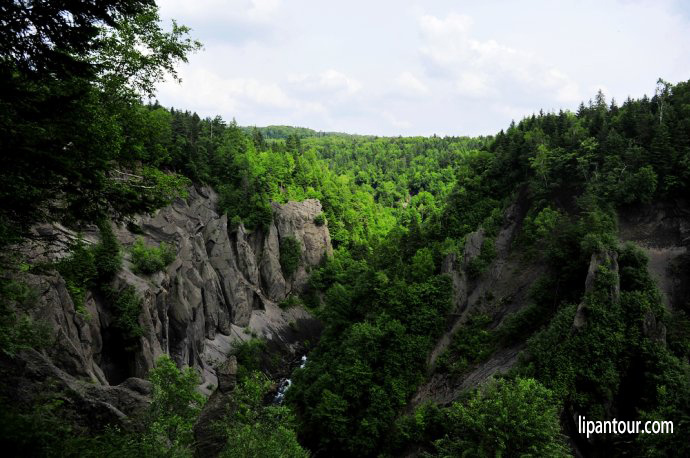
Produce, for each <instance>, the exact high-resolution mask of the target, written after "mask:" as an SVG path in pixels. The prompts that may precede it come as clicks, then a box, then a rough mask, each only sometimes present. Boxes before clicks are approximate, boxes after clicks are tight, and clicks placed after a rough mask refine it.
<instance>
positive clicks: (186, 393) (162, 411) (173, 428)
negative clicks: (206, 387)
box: [148, 355, 205, 456]
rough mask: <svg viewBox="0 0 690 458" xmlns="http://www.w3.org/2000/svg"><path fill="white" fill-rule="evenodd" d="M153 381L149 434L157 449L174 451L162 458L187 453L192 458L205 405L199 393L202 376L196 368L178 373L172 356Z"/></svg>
mask: <svg viewBox="0 0 690 458" xmlns="http://www.w3.org/2000/svg"><path fill="white" fill-rule="evenodd" d="M149 378H150V380H151V383H152V384H153V396H152V397H153V399H152V402H151V406H150V407H149V431H148V434H149V435H150V436H151V441H152V442H156V443H158V444H159V445H158V447H157V448H170V449H171V450H170V453H169V454H165V455H162V456H186V454H185V455H181V454H180V452H182V451H183V450H186V451H188V452H190V454H191V446H192V444H193V442H194V432H193V428H194V423H195V422H196V420H197V418H198V416H199V413H200V412H201V408H202V407H203V405H204V401H205V399H204V397H203V396H202V395H201V394H200V393H198V392H197V391H196V386H197V385H198V384H199V376H198V375H197V373H196V372H195V371H194V369H192V368H189V367H188V368H186V369H182V370H180V369H178V368H177V366H176V365H175V363H174V362H173V361H172V360H171V359H170V357H169V356H167V355H163V356H161V357H160V358H159V359H158V361H157V362H156V368H155V369H152V370H151V372H150V374H149ZM172 451H177V452H178V453H177V454H176V453H172Z"/></svg>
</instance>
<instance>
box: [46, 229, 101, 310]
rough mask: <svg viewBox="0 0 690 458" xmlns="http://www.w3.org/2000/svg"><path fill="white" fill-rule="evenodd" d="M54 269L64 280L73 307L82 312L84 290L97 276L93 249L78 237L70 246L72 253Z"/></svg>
mask: <svg viewBox="0 0 690 458" xmlns="http://www.w3.org/2000/svg"><path fill="white" fill-rule="evenodd" d="M56 269H57V271H58V272H59V273H60V275H61V276H62V278H63V279H64V280H65V285H66V286H67V290H68V291H69V295H70V297H71V298H72V302H74V307H75V308H76V309H77V311H79V312H82V313H84V312H85V308H84V300H85V299H86V290H87V288H88V287H89V286H91V285H92V282H93V280H94V279H95V278H96V277H97V276H98V271H97V269H96V262H95V258H94V254H93V249H92V248H89V247H87V246H86V245H85V244H84V240H83V239H82V238H81V237H79V238H78V239H77V241H76V243H75V244H74V245H73V246H72V253H71V254H70V255H69V256H68V257H66V258H64V259H62V260H60V261H59V262H58V263H57V265H56Z"/></svg>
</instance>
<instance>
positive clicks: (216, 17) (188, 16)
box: [157, 0, 281, 23]
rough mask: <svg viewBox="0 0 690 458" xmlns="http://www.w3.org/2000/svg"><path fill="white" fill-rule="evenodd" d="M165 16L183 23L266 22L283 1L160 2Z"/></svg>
mask: <svg viewBox="0 0 690 458" xmlns="http://www.w3.org/2000/svg"><path fill="white" fill-rule="evenodd" d="M157 4H158V6H159V7H160V9H161V12H162V13H163V14H164V15H165V16H169V17H174V18H178V19H181V20H183V21H192V22H197V21H202V22H229V23H235V22H264V21H267V20H270V19H273V18H274V17H275V15H276V13H277V12H278V10H279V9H280V6H281V0H158V1H157Z"/></svg>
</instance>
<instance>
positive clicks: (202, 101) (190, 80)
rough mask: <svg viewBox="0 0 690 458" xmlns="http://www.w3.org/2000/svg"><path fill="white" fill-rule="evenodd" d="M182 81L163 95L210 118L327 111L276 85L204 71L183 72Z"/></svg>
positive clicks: (168, 84)
mask: <svg viewBox="0 0 690 458" xmlns="http://www.w3.org/2000/svg"><path fill="white" fill-rule="evenodd" d="M182 78H183V81H184V82H185V84H184V86H182V85H178V84H175V83H174V82H172V81H168V82H166V83H165V84H164V85H163V86H162V87H161V88H160V91H159V92H160V94H159V95H160V96H161V97H165V98H170V99H175V100H177V101H178V103H181V104H182V106H184V107H187V106H196V107H199V108H197V110H199V111H201V112H202V114H204V115H207V116H212V115H214V114H223V115H224V116H226V117H229V116H237V117H240V116H243V117H244V116H247V117H251V116H252V114H253V113H257V112H261V111H263V110H272V111H271V113H272V114H273V115H275V114H279V115H282V116H285V115H286V114H287V113H289V114H291V115H294V114H299V115H305V114H309V113H312V114H314V113H318V114H323V113H324V112H325V111H326V110H325V108H324V106H323V105H322V104H320V103H318V102H314V101H311V100H301V99H299V98H296V97H293V96H291V95H289V94H288V93H287V92H286V91H284V90H283V89H282V88H281V87H280V85H279V84H277V83H275V82H270V81H262V80H259V79H255V78H234V77H229V78H228V77H223V76H221V75H218V74H216V73H213V72H211V71H209V70H206V69H203V68H186V69H184V70H183V71H182ZM190 88H194V89H190ZM178 108H180V106H178ZM245 119H246V118H245Z"/></svg>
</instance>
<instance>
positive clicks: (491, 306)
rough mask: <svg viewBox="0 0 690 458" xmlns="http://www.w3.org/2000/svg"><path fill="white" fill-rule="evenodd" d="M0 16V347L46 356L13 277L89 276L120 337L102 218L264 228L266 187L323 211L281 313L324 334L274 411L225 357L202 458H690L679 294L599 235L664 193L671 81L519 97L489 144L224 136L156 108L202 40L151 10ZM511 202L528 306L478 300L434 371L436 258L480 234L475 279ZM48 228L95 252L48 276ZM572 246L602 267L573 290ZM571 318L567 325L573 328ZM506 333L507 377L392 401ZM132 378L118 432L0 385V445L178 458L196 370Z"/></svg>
mask: <svg viewBox="0 0 690 458" xmlns="http://www.w3.org/2000/svg"><path fill="white" fill-rule="evenodd" d="M0 16H1V17H2V20H1V21H0V24H1V25H0V37H1V39H0V47H1V53H0V78H1V79H2V87H3V91H2V95H1V96H0V150H1V151H2V152H3V155H4V161H3V169H2V172H1V173H0V201H1V202H2V206H1V207H0V249H1V250H2V266H1V269H2V271H1V272H0V298H1V303H0V349H1V351H2V354H3V360H8V361H13V360H16V359H17V358H19V357H20V355H21V354H22V352H24V351H27V350H28V349H36V350H38V351H42V349H44V348H46V346H47V345H49V339H48V338H47V332H48V331H47V330H46V329H45V328H44V326H43V325H42V323H41V322H40V320H37V319H32V318H30V315H29V314H28V313H27V312H26V311H27V310H29V309H30V308H31V304H32V301H35V300H36V294H35V292H32V291H31V288H30V287H29V286H27V284H25V283H24V282H23V281H22V274H23V273H26V272H45V271H57V272H59V273H60V274H61V275H62V277H64V278H65V280H66V281H67V284H68V287H69V288H70V294H71V295H72V298H73V299H75V297H76V298H79V297H82V299H80V300H81V301H82V302H83V294H85V291H86V290H91V291H98V292H99V294H102V295H104V296H105V297H107V298H109V300H110V301H111V303H112V307H113V308H114V309H115V310H116V311H117V316H118V320H119V321H118V323H117V325H118V326H120V327H121V328H122V329H123V330H126V335H128V336H129V338H131V339H135V338H136V336H137V335H138V333H139V332H140V330H139V329H138V322H137V320H138V315H139V313H140V310H139V309H138V305H137V300H136V297H134V293H133V292H132V291H128V290H124V291H117V290H116V289H114V288H113V282H112V279H113V275H114V273H115V272H117V271H118V270H119V269H121V265H122V256H123V252H124V249H123V247H121V246H119V245H118V243H117V241H116V240H114V237H113V235H112V230H111V229H109V228H110V223H109V222H110V221H112V222H114V223H116V224H122V225H126V224H128V223H131V221H132V220H133V217H134V216H135V215H137V214H142V213H151V212H155V211H156V210H157V209H159V208H161V207H164V206H166V205H168V204H170V203H171V202H173V201H175V200H176V199H179V198H183V199H184V198H185V197H186V196H187V193H188V189H189V187H190V186H193V185H208V186H210V187H212V188H213V189H215V191H216V192H217V193H218V196H219V204H218V206H219V211H220V212H221V213H223V214H226V215H227V219H228V222H229V224H228V229H229V230H234V229H235V228H237V227H238V226H240V225H241V226H242V227H243V228H245V229H246V230H247V231H261V230H263V229H265V228H267V227H268V225H269V224H270V223H271V221H272V218H273V210H272V206H271V203H272V202H277V203H285V202H289V201H303V200H305V199H318V200H319V201H320V202H321V205H322V206H323V214H322V215H319V217H317V218H318V221H316V220H315V223H316V224H319V225H325V226H327V228H328V230H329V232H330V237H331V240H332V243H333V248H334V251H333V256H331V257H329V258H328V259H327V260H325V261H324V263H323V264H322V265H321V266H320V267H318V268H316V269H314V270H312V271H311V273H310V278H309V287H308V290H307V291H306V292H305V293H304V294H302V295H300V296H299V297H294V298H292V299H291V303H290V304H288V305H287V306H293V307H305V308H306V309H307V310H309V311H310V313H312V314H314V315H315V316H316V317H318V319H319V320H320V321H321V322H322V323H323V326H324V329H323V333H322V334H321V337H320V339H319V340H318V342H316V343H314V345H313V349H312V350H311V351H310V353H309V361H308V363H307V364H306V365H304V367H302V368H298V369H296V370H295V372H294V374H293V378H292V382H293V384H292V386H291V387H290V389H289V390H287V392H286V395H285V402H284V403H283V404H281V405H274V404H272V403H271V402H267V401H266V396H267V395H268V393H269V392H270V391H271V390H272V389H274V383H273V382H275V381H272V380H270V374H268V373H266V372H265V371H262V364H261V361H262V358H261V355H262V353H264V352H265V351H266V349H265V346H264V345H262V342H261V340H260V339H253V340H250V341H248V342H247V343H245V344H242V345H240V346H238V347H237V348H235V349H234V354H235V355H236V356H237V361H238V363H239V366H240V370H239V372H238V382H237V387H236V388H235V391H234V392H233V397H232V406H231V408H229V409H228V412H229V413H228V414H227V416H226V417H225V418H223V419H222V420H221V424H222V431H223V434H224V438H225V441H226V442H227V444H228V446H227V448H226V449H225V450H224V451H223V452H222V456H290V457H291V456H310V455H312V456H571V455H573V454H574V453H575V450H576V449H577V450H578V451H579V453H581V454H584V455H595V456H610V455H615V456H671V455H675V456H687V455H688V454H690V449H689V446H688V442H687V439H686V437H687V436H686V435H687V432H688V424H689V421H690V360H689V358H690V302H688V301H687V297H686V298H685V301H684V302H680V303H674V306H673V307H667V306H665V304H664V301H663V298H662V294H661V293H660V291H659V287H658V285H657V283H656V282H655V280H654V279H653V278H652V276H651V275H650V273H649V271H648V259H647V255H646V254H645V252H644V251H643V250H642V249H640V248H639V247H638V246H636V245H635V244H633V243H623V242H622V241H621V238H620V237H619V227H618V221H619V217H620V215H621V214H624V213H630V212H635V211H637V209H640V208H646V206H649V205H652V204H658V203H664V204H669V205H684V204H685V199H686V197H687V196H688V195H689V193H690V188H689V186H690V82H679V83H677V84H670V83H667V82H665V81H663V80H659V82H658V84H657V88H656V92H655V93H654V95H653V97H647V96H643V97H641V98H639V99H627V100H625V101H622V103H618V102H617V101H614V100H611V101H607V100H606V98H605V96H604V94H603V93H601V92H600V93H598V94H596V96H595V97H594V98H593V99H592V100H590V101H589V102H588V103H583V104H581V105H580V107H579V108H578V110H577V111H576V112H570V111H559V112H548V113H544V112H539V113H538V114H533V115H531V116H527V117H525V118H524V119H522V120H521V121H520V122H517V123H512V124H511V125H510V126H507V128H506V129H505V130H502V131H500V132H498V133H497V134H496V135H495V136H491V137H481V138H469V137H435V136H434V137H375V136H358V135H348V134H342V133H332V132H316V131H313V130H311V129H306V128H293V127H289V126H270V127H262V128H259V127H251V126H250V127H242V126H239V125H238V124H237V123H236V122H235V121H234V120H224V119H222V118H221V117H215V118H201V117H199V116H198V115H197V114H196V113H192V112H189V111H184V110H179V109H175V108H166V107H163V106H161V105H160V104H158V103H157V102H154V101H153V100H155V94H154V87H155V85H156V83H157V82H159V81H161V79H162V78H163V77H164V75H166V74H173V75H175V64H177V63H178V62H184V61H186V59H187V56H188V55H189V54H190V53H192V52H195V51H197V50H198V49H199V48H200V46H201V45H200V43H198V42H196V41H194V40H193V39H192V38H190V36H189V30H188V29H187V28H186V27H184V26H181V25H177V24H173V25H172V28H171V29H169V30H168V29H164V28H163V26H162V25H161V24H160V23H159V18H158V13H157V8H156V6H155V4H154V3H153V2H151V1H147V0H138V1H107V2H81V3H75V4H72V3H70V2H21V1H15V2H10V3H9V4H4V5H3V6H2V7H0ZM239 115H240V114H239V113H238V116H239ZM460 127H461V126H460ZM460 127H459V128H460ZM518 207H519V209H520V212H521V216H520V221H521V222H520V224H519V229H518V232H517V235H516V236H515V238H514V239H513V240H512V241H511V243H510V247H509V248H510V252H511V253H512V254H511V256H514V257H515V259H517V260H518V261H519V262H520V263H521V264H520V265H521V266H524V268H525V269H527V268H528V267H529V266H531V265H539V266H541V267H540V269H541V270H540V271H539V272H540V275H539V278H538V279H537V280H536V281H535V282H533V284H532V285H531V286H530V288H529V293H528V294H527V299H526V301H525V304H524V306H521V307H518V308H517V309H516V310H511V311H510V312H509V313H504V312H503V311H502V309H501V306H502V303H501V302H500V301H499V298H491V297H487V298H486V302H487V304H488V305H487V306H486V307H484V308H482V310H481V311H477V312H476V313H472V314H471V316H469V317H468V319H467V320H466V321H464V322H463V323H462V326H460V327H459V328H458V329H456V330H455V331H454V333H453V335H452V336H450V343H449V345H448V346H447V348H445V349H444V351H443V352H442V354H441V355H440V356H439V357H438V359H437V360H436V362H435V363H434V364H433V365H432V364H430V359H429V355H430V353H431V352H432V350H433V349H434V348H435V347H436V344H437V342H438V341H439V339H440V338H441V337H442V336H443V335H444V334H446V333H447V332H448V330H449V329H450V328H451V325H452V323H453V320H454V318H455V316H456V314H457V313H456V312H457V311H456V310H454V308H455V305H454V300H453V296H454V294H455V293H454V289H453V282H452V281H451V277H450V275H448V269H446V268H445V267H444V265H445V264H446V260H447V259H450V258H452V257H458V258H461V257H462V256H463V253H465V252H466V248H467V245H468V243H470V242H469V241H470V240H471V239H472V237H473V234H476V233H477V231H478V230H480V231H481V232H482V234H484V238H483V242H482V243H481V247H480V253H479V255H478V256H476V257H474V258H473V259H472V260H471V262H469V263H468V265H467V267H466V269H465V271H466V272H465V274H466V275H467V277H468V278H469V280H468V281H469V282H480V281H481V278H482V276H483V275H486V274H487V272H488V271H489V270H490V268H491V266H492V265H493V264H492V263H493V262H494V260H495V259H496V258H497V256H498V254H497V249H496V246H497V245H498V243H499V241H500V234H501V231H502V229H503V228H504V227H505V225H506V224H507V223H508V221H507V218H506V215H507V214H508V213H510V209H511V208H518ZM44 222H59V223H61V224H63V225H64V226H66V227H69V228H73V229H75V230H76V231H80V230H82V229H83V228H85V227H86V226H89V225H92V226H93V225H97V226H98V228H99V230H100V234H101V242H100V243H99V244H97V245H95V246H89V247H86V246H83V245H77V246H75V247H74V250H73V251H74V252H73V254H72V255H71V257H70V258H69V259H67V260H65V261H62V262H60V263H57V264H56V265H31V264H28V263H26V261H25V260H24V259H22V258H21V255H20V251H19V250H17V249H16V247H17V246H18V245H20V244H21V243H22V241H23V240H24V239H25V238H26V237H27V235H28V234H29V229H30V228H31V227H32V226H34V225H36V224H38V223H44ZM686 242H687V241H686ZM131 256H132V259H133V262H134V263H135V264H136V266H137V268H139V269H140V270H141V271H142V272H149V273H153V272H156V271H157V270H160V269H162V268H163V266H165V265H167V264H169V263H170V262H172V260H173V259H174V257H175V252H174V247H169V246H163V245H161V246H160V247H156V248H147V247H145V246H143V245H141V244H140V245H137V246H135V247H134V248H132V253H131ZM593 256H594V258H596V259H600V260H602V262H601V263H600V264H599V265H598V266H597V269H596V275H592V276H591V278H593V279H594V281H593V284H591V285H586V284H585V283H586V282H585V280H586V279H587V278H590V276H588V268H589V267H590V266H591V265H592V264H591V262H592V261H591V260H592V259H594V258H593ZM613 260H615V268H614V263H613V262H614V261H613ZM682 261H683V262H682V263H680V264H679V265H678V266H676V268H677V270H678V272H679V273H678V275H680V276H683V275H687V273H688V266H689V265H690V263H688V261H690V260H689V259H688V258H687V255H684V257H682ZM80 295H82V296H80ZM583 310H584V312H583ZM583 316H584V318H582V317H583ZM579 319H580V320H584V321H585V322H586V324H585V325H582V326H580V325H578V326H574V325H573V323H574V321H575V322H577V321H578V320H579ZM661 328H663V332H662V331H659V332H654V329H657V330H658V329H661ZM650 329H651V330H650ZM660 334H663V338H661V337H660ZM517 344H519V345H520V347H519V348H520V350H521V354H520V357H519V360H518V361H517V363H516V364H515V365H514V366H512V368H511V369H510V370H509V371H507V372H505V373H503V374H501V375H499V376H497V377H495V378H493V379H491V380H490V381H488V382H487V383H485V384H483V385H481V386H479V387H471V388H468V389H466V390H464V391H463V392H462V393H461V394H460V395H459V396H458V397H457V398H456V399H454V400H453V402H451V403H447V404H439V403H435V402H423V403H421V404H419V405H412V404H411V399H412V398H413V396H414V395H415V393H417V390H418V389H419V388H420V386H422V385H423V384H424V383H425V381H426V380H427V379H428V378H429V377H430V376H431V375H432V374H434V373H441V374H445V375H444V376H448V377H449V379H450V380H453V378H454V377H455V378H457V377H462V376H463V374H467V373H468V371H470V370H471V369H472V368H473V367H477V366H478V365H480V364H482V363H483V362H485V361H487V360H488V359H489V358H490V357H491V355H493V354H494V353H496V352H497V351H499V350H501V349H505V348H512V347H513V346H515V345H517ZM3 364H5V363H3ZM3 367H5V366H3ZM149 378H150V381H151V383H152V385H153V392H152V395H151V403H150V406H149V407H148V409H147V410H146V412H144V413H143V414H142V418H141V419H140V421H139V422H138V423H137V426H136V427H132V428H129V429H127V428H122V427H120V426H115V425H107V424H104V425H98V428H97V430H96V431H95V432H94V431H84V430H82V429H80V428H78V427H74V426H72V425H71V424H70V422H69V421H65V420H63V418H66V415H68V414H65V412H67V411H68V409H69V405H65V403H64V402H63V400H61V399H60V398H59V396H57V397H46V399H45V402H43V403H41V404H38V405H21V404H17V403H14V402H13V400H12V399H8V398H5V397H2V398H0V404H2V409H1V413H0V435H1V436H2V438H1V439H0V443H2V444H3V448H4V449H5V450H10V451H12V452H13V453H16V454H17V455H18V456H19V455H21V456H191V455H193V454H194V450H195V438H194V434H193V426H194V424H195V422H196V421H197V418H198V416H199V413H200V412H201V409H202V407H203V405H204V402H205V398H204V396H202V395H201V394H199V393H198V392H197V390H196V386H197V384H198V374H196V373H195V372H194V371H193V370H192V369H190V368H184V367H177V365H176V364H174V363H173V362H172V361H171V360H170V359H169V358H166V357H162V358H161V359H160V360H159V361H158V364H157V367H156V368H155V369H154V370H152V371H151V373H150V376H149ZM3 392H4V391H3ZM576 414H577V415H584V416H585V417H587V418H592V419H601V420H604V419H612V418H618V419H625V420H672V421H673V422H674V427H675V430H674V433H673V434H671V435H643V434H640V435H607V436H602V437H599V438H597V439H596V440H593V441H586V440H584V439H583V438H582V437H580V436H578V434H577V432H576V431H574V430H573V428H572V424H571V423H572V419H573V418H574V417H573V416H574V415H576Z"/></svg>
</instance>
